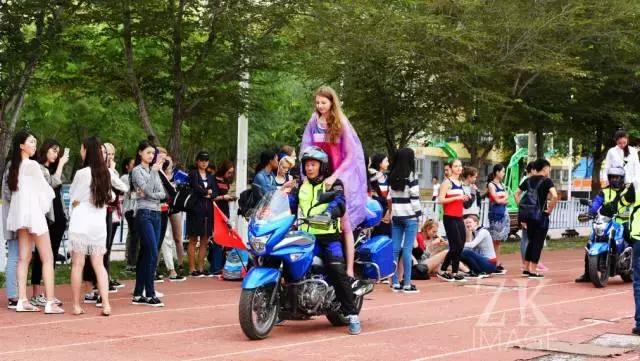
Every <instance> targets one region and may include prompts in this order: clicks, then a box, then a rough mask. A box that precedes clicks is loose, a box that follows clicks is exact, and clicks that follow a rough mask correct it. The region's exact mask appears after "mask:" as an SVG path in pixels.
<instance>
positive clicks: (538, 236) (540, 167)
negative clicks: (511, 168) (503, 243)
mask: <svg viewBox="0 0 640 361" xmlns="http://www.w3.org/2000/svg"><path fill="white" fill-rule="evenodd" d="M533 169H534V170H535V171H536V174H535V175H532V176H530V177H529V178H527V180H525V181H524V182H522V184H520V187H519V188H518V191H517V192H516V200H517V201H518V203H520V200H521V195H522V193H523V192H529V191H533V190H535V189H537V192H538V206H539V207H540V211H541V212H542V220H540V221H536V222H533V221H526V222H523V226H525V228H526V232H527V237H528V239H529V243H528V244H527V249H526V251H525V254H524V271H523V272H522V275H523V276H525V277H529V278H543V277H544V276H543V275H542V274H540V273H538V272H537V267H538V262H539V261H540V255H541V254H542V248H543V247H544V240H545V238H546V237H547V232H548V231H549V215H550V214H551V212H552V211H553V209H554V208H555V207H556V204H557V203H558V192H557V191H556V188H555V185H554V184H553V181H552V180H551V178H549V172H550V170H551V164H550V163H549V161H547V160H546V159H538V160H536V161H535V162H534V164H533ZM547 199H548V201H549V202H548V204H547Z"/></svg>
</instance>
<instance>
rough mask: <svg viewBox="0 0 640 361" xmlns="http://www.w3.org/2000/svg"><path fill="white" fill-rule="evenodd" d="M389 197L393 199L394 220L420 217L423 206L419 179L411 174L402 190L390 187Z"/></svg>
mask: <svg viewBox="0 0 640 361" xmlns="http://www.w3.org/2000/svg"><path fill="white" fill-rule="evenodd" d="M387 199H390V200H391V216H392V220H393V221H400V220H404V219H411V218H420V216H422V207H421V206H420V186H419V185H418V180H417V179H416V178H415V176H414V175H413V172H412V173H411V174H409V178H408V179H407V185H406V186H405V187H404V189H403V190H401V191H396V190H394V189H392V188H391V187H390V188H389V195H388V196H387Z"/></svg>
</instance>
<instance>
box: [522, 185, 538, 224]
mask: <svg viewBox="0 0 640 361" xmlns="http://www.w3.org/2000/svg"><path fill="white" fill-rule="evenodd" d="M542 183H544V179H541V180H540V182H538V184H537V185H536V186H535V187H532V186H531V178H529V179H527V190H526V191H525V192H524V194H523V195H522V198H521V199H520V204H518V218H519V219H520V220H521V221H523V222H527V221H529V222H540V221H542V218H543V204H541V202H540V197H539V196H538V188H540V186H541V185H542Z"/></svg>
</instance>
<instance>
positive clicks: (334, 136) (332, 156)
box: [300, 86, 367, 277]
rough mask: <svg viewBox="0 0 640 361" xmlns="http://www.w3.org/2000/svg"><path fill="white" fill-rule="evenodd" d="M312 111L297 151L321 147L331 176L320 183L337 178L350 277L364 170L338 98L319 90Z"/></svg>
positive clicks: (361, 215)
mask: <svg viewBox="0 0 640 361" xmlns="http://www.w3.org/2000/svg"><path fill="white" fill-rule="evenodd" d="M315 104H316V108H315V111H314V113H313V115H312V116H311V119H309V122H308V123H307V126H306V128H305V131H304V135H303V137H302V145H301V146H300V149H301V150H305V149H307V148H308V147H310V146H317V147H319V148H321V149H322V150H323V151H324V152H325V153H326V154H327V155H328V156H329V160H330V162H329V168H330V174H331V176H330V177H328V178H326V179H325V181H324V183H325V184H326V185H327V187H329V188H331V186H332V185H333V184H334V183H335V182H336V180H338V179H341V180H342V181H343V184H344V187H345V189H344V193H345V196H346V200H347V213H346V214H345V215H344V217H343V221H342V226H343V238H344V241H345V253H346V259H347V274H348V275H349V277H353V276H354V273H353V263H354V253H355V249H354V248H355V246H354V243H355V242H354V236H353V230H354V229H355V228H356V227H357V226H358V225H359V224H360V223H361V222H362V221H363V220H364V217H365V213H366V210H365V204H366V201H367V179H366V175H367V171H366V164H365V159H364V153H363V151H362V145H361V143H360V139H359V138H358V134H356V132H355V130H354V129H353V127H352V126H351V123H349V120H348V119H347V117H346V116H345V115H344V114H343V113H342V109H341V106H340V99H339V98H338V95H337V94H336V92H335V90H333V89H332V88H330V87H328V86H323V87H320V88H319V89H318V90H317V91H316V93H315Z"/></svg>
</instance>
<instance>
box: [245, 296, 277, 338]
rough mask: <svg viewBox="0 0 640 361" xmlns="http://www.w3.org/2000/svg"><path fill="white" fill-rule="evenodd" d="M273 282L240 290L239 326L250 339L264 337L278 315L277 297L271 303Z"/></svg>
mask: <svg viewBox="0 0 640 361" xmlns="http://www.w3.org/2000/svg"><path fill="white" fill-rule="evenodd" d="M275 286H276V285H275V284H271V285H265V286H261V287H258V288H255V289H251V290H242V293H241V294H240V305H239V308H240V310H239V311H240V312H239V315H240V327H241V328H242V332H244V334H245V335H246V336H247V337H248V338H249V339H251V340H262V339H265V338H266V337H267V336H268V335H269V333H270V332H271V329H272V328H273V325H274V324H275V323H276V318H277V317H278V297H274V301H273V303H271V295H272V293H273V292H274V287H275Z"/></svg>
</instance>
